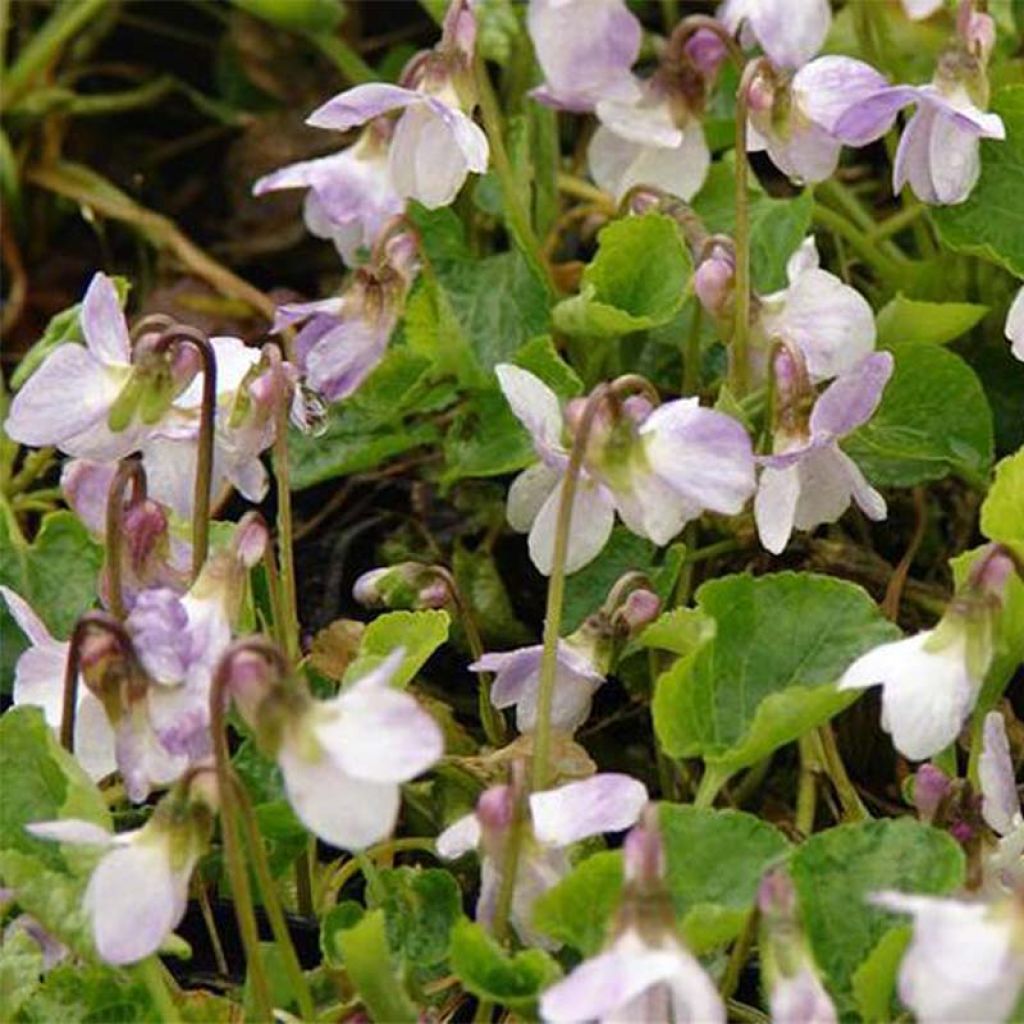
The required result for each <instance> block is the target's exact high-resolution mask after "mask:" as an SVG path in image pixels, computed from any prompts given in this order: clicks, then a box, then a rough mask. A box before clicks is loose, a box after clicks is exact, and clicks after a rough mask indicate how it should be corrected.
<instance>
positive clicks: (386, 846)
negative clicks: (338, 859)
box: [326, 836, 437, 903]
mask: <svg viewBox="0 0 1024 1024" xmlns="http://www.w3.org/2000/svg"><path fill="white" fill-rule="evenodd" d="M403 850H420V851H422V852H423V853H430V854H433V855H434V856H435V857H436V856H437V847H436V846H435V844H434V840H433V839H432V838H427V837H418V836H406V837H405V838H403V839H389V840H388V841H387V842H385V843H378V844H377V845H376V846H374V847H373V848H372V849H370V850H369V851H367V857H369V858H370V860H371V861H372V859H373V858H374V857H377V856H381V855H383V854H388V853H400V852H402V851H403ZM362 868H363V865H362V863H361V862H360V860H359V859H358V858H357V857H352V858H350V859H349V860H347V861H345V863H344V864H342V865H341V867H339V868H338V869H337V870H336V871H335V872H334V875H333V877H332V878H331V879H330V881H329V882H328V883H327V886H326V889H327V890H329V891H330V890H333V893H334V898H333V901H332V902H334V903H337V902H338V897H339V896H341V891H342V889H344V888H345V886H346V885H348V883H349V882H350V881H351V880H352V879H353V878H354V877H355V876H356V875H357V874H358V873H359V872H360V871H361V870H362Z"/></svg>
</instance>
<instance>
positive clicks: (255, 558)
mask: <svg viewBox="0 0 1024 1024" xmlns="http://www.w3.org/2000/svg"><path fill="white" fill-rule="evenodd" d="M269 543H270V532H269V531H268V530H267V524H266V522H265V521H264V519H263V517H262V516H261V515H260V514H259V513H258V512H246V514H245V515H244V516H242V518H241V519H240V520H239V522H238V526H237V527H235V536H234V539H233V541H232V547H233V549H234V553H235V557H236V558H237V559H238V560H239V562H241V564H242V565H243V566H244V567H245V568H246V569H251V568H253V566H255V565H256V564H257V563H258V562H259V561H260V559H261V558H263V555H264V553H265V552H266V550H267V545H268V544H269Z"/></svg>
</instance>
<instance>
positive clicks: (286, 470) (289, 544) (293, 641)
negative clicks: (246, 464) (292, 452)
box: [274, 402, 299, 662]
mask: <svg viewBox="0 0 1024 1024" xmlns="http://www.w3.org/2000/svg"><path fill="white" fill-rule="evenodd" d="M274 480H275V482H276V484H277V557H278V561H279V563H280V566H281V586H280V596H281V610H282V617H283V628H282V633H283V635H284V639H285V644H284V650H285V653H286V654H287V655H288V658H289V660H290V661H292V662H294V661H295V660H296V659H297V658H298V655H299V612H298V601H297V598H296V592H295V551H294V542H293V527H292V485H291V464H290V462H289V455H288V408H287V405H286V404H285V403H283V402H282V403H281V408H280V409H279V411H278V415H277V428H276V430H275V431H274Z"/></svg>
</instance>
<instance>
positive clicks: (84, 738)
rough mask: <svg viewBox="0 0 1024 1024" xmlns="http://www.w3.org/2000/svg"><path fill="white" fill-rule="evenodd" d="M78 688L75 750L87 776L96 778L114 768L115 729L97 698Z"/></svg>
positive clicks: (115, 764)
mask: <svg viewBox="0 0 1024 1024" xmlns="http://www.w3.org/2000/svg"><path fill="white" fill-rule="evenodd" d="M82 689H83V688H82V687H79V698H78V709H77V711H76V713H75V747H74V753H75V758H76V759H77V760H78V763H79V764H80V765H81V766H82V767H83V768H84V769H85V770H86V772H87V773H88V774H89V777H90V778H91V779H93V780H96V781H98V780H99V779H103V778H106V776H108V775H110V774H112V773H113V772H115V771H117V758H116V757H115V756H114V730H113V728H112V727H111V725H110V721H109V719H108V718H107V713H106V711H105V710H104V709H103V705H102V704H101V703H100V701H99V700H98V699H97V698H96V697H94V696H93V695H92V694H91V693H89V692H88V691H86V692H84V693H83V692H82Z"/></svg>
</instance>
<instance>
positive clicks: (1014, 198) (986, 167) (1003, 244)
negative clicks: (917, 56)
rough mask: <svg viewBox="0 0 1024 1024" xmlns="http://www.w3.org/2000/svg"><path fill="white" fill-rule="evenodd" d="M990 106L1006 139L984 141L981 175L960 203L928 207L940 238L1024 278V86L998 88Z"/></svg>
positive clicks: (982, 144)
mask: <svg viewBox="0 0 1024 1024" xmlns="http://www.w3.org/2000/svg"><path fill="white" fill-rule="evenodd" d="M992 111H993V112H994V113H996V114H999V115H1000V117H1002V119H1003V123H1004V124H1005V126H1006V139H1005V140H998V139H982V140H981V177H980V178H979V179H978V184H977V185H975V186H974V189H973V190H972V192H971V194H970V196H968V198H967V199H966V200H965V201H964V202H962V203H958V204H957V205H956V206H939V207H934V208H932V209H931V210H929V213H930V214H931V217H932V220H933V221H934V222H935V226H936V227H937V228H938V230H939V235H940V236H941V237H942V240H943V241H944V242H945V243H946V245H948V246H949V247H950V248H952V249H957V250H959V251H961V252H968V253H972V254H974V255H975V256H981V257H982V258H984V259H987V260H991V261H992V262H994V263H998V264H1000V265H1001V266H1004V267H1006V269H1007V270H1009V271H1010V272H1011V273H1013V274H1015V275H1016V276H1017V277H1024V205H1022V204H1021V202H1020V183H1021V181H1022V180H1024V86H1022V85H1011V86H1006V87H1005V88H1003V89H999V90H998V91H997V92H996V93H995V95H994V96H993V97H992Z"/></svg>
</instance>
